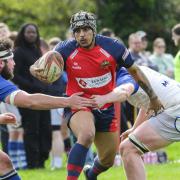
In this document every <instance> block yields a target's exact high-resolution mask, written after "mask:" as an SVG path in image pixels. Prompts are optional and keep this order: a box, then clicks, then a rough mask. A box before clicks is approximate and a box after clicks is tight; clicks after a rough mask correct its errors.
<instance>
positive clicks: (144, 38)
mask: <svg viewBox="0 0 180 180" xmlns="http://www.w3.org/2000/svg"><path fill="white" fill-rule="evenodd" d="M136 34H137V35H138V36H139V37H140V39H141V52H140V54H141V55H142V56H145V57H146V58H148V57H149V56H150V55H151V52H150V51H147V48H148V36H147V33H146V32H145V31H137V32H136Z"/></svg>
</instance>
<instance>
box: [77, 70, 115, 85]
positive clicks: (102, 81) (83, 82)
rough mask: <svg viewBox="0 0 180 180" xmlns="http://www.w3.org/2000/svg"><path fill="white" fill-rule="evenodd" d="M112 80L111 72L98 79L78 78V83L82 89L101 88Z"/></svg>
mask: <svg viewBox="0 0 180 180" xmlns="http://www.w3.org/2000/svg"><path fill="white" fill-rule="evenodd" d="M111 80H112V75H111V73H110V72H109V73H106V74H104V75H102V76H98V77H92V78H76V81H77V83H78V85H79V86H80V87H81V88H100V87H103V86H105V85H107V84H108V83H109V82H111Z"/></svg>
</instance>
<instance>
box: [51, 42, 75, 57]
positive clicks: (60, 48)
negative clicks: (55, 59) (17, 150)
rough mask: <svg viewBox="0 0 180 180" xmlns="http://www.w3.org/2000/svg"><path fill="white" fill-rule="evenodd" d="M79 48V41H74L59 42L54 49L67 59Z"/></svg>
mask: <svg viewBox="0 0 180 180" xmlns="http://www.w3.org/2000/svg"><path fill="white" fill-rule="evenodd" d="M76 48H77V41H76V40H74V39H71V40H65V41H61V42H59V43H58V44H57V45H56V47H55V48H54V50H55V51H57V52H59V53H60V54H61V55H62V56H63V58H67V57H68V56H69V55H70V54H71V53H72V52H73V51H74V50H75V49H76Z"/></svg>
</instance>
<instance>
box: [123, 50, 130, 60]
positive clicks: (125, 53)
mask: <svg viewBox="0 0 180 180" xmlns="http://www.w3.org/2000/svg"><path fill="white" fill-rule="evenodd" d="M128 55H129V50H128V49H127V48H126V49H125V51H124V54H123V56H122V59H123V60H124V61H125V60H126V58H127V57H128Z"/></svg>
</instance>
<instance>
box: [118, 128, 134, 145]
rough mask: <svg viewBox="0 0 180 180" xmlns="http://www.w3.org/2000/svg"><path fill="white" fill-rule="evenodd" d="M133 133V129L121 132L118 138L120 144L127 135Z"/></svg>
mask: <svg viewBox="0 0 180 180" xmlns="http://www.w3.org/2000/svg"><path fill="white" fill-rule="evenodd" d="M133 131H134V129H133V128H130V129H128V130H127V131H125V132H123V133H122V134H121V136H120V140H121V142H122V141H124V140H125V139H126V138H127V137H128V135H129V134H130V133H132V132H133Z"/></svg>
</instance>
